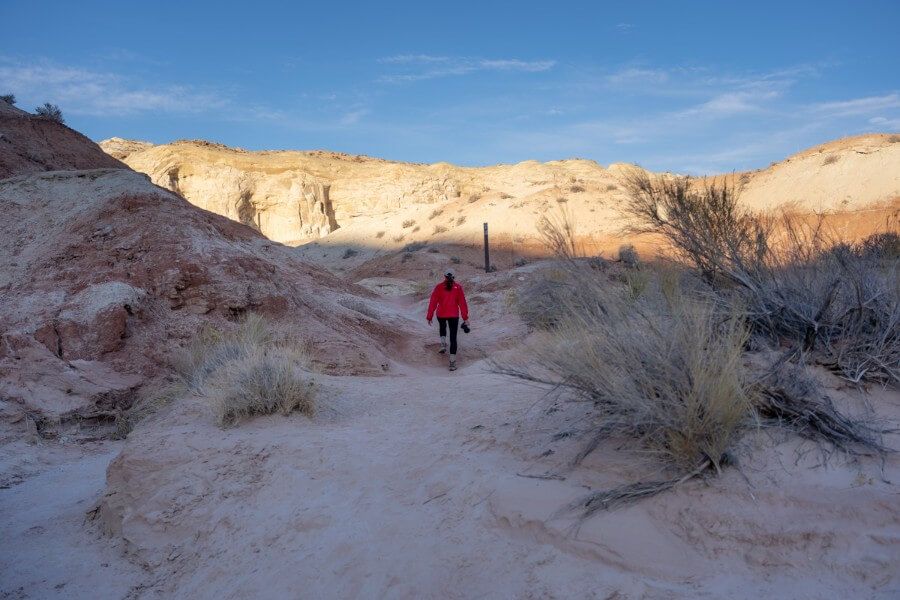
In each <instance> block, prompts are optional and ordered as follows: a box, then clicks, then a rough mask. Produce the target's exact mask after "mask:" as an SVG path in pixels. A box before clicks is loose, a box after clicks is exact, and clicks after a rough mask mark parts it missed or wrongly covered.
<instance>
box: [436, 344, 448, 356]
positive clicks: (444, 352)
mask: <svg viewBox="0 0 900 600" xmlns="http://www.w3.org/2000/svg"><path fill="white" fill-rule="evenodd" d="M438 354H447V349H446V348H444V347H443V346H441V349H440V350H438Z"/></svg>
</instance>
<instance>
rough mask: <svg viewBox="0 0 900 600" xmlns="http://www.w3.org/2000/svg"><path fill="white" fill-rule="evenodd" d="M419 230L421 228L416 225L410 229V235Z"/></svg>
mask: <svg viewBox="0 0 900 600" xmlns="http://www.w3.org/2000/svg"><path fill="white" fill-rule="evenodd" d="M420 229H422V228H421V227H419V226H418V225H416V226H415V227H413V228H412V233H415V232H417V231H419V230H420Z"/></svg>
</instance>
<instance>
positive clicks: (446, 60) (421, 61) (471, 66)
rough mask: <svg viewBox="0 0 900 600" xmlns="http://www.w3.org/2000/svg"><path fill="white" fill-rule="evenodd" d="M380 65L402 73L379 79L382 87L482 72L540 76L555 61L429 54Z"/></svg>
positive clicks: (387, 59) (400, 57)
mask: <svg viewBox="0 0 900 600" xmlns="http://www.w3.org/2000/svg"><path fill="white" fill-rule="evenodd" d="M378 62H379V63H381V64H384V65H391V66H397V67H399V68H400V69H401V70H402V72H399V73H390V74H385V75H382V76H380V77H379V78H378V81H380V82H382V83H401V82H412V81H423V80H427V79H436V78H439V77H453V76H460V75H469V74H472V73H478V72H483V71H508V72H521V73H540V72H542V71H549V70H550V69H552V68H553V67H554V66H555V65H556V61H555V60H535V61H528V60H521V59H518V58H499V59H491V58H471V57H464V56H432V55H429V54H400V55H396V56H388V57H384V58H381V59H379V60H378Z"/></svg>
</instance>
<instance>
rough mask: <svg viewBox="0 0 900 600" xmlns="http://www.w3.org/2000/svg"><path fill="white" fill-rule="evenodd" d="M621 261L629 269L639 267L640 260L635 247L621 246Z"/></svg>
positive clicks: (629, 245)
mask: <svg viewBox="0 0 900 600" xmlns="http://www.w3.org/2000/svg"><path fill="white" fill-rule="evenodd" d="M619 261H620V262H621V263H622V264H624V265H625V266H626V267H629V268H634V267H636V266H638V264H639V263H640V260H639V259H638V253H637V250H635V249H634V246H633V245H631V244H625V245H623V246H619Z"/></svg>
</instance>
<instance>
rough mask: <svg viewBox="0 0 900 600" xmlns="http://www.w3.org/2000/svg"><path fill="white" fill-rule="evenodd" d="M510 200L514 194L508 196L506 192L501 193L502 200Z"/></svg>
mask: <svg viewBox="0 0 900 600" xmlns="http://www.w3.org/2000/svg"><path fill="white" fill-rule="evenodd" d="M510 198H512V194H507V193H506V192H500V199H501V200H509V199H510Z"/></svg>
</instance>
